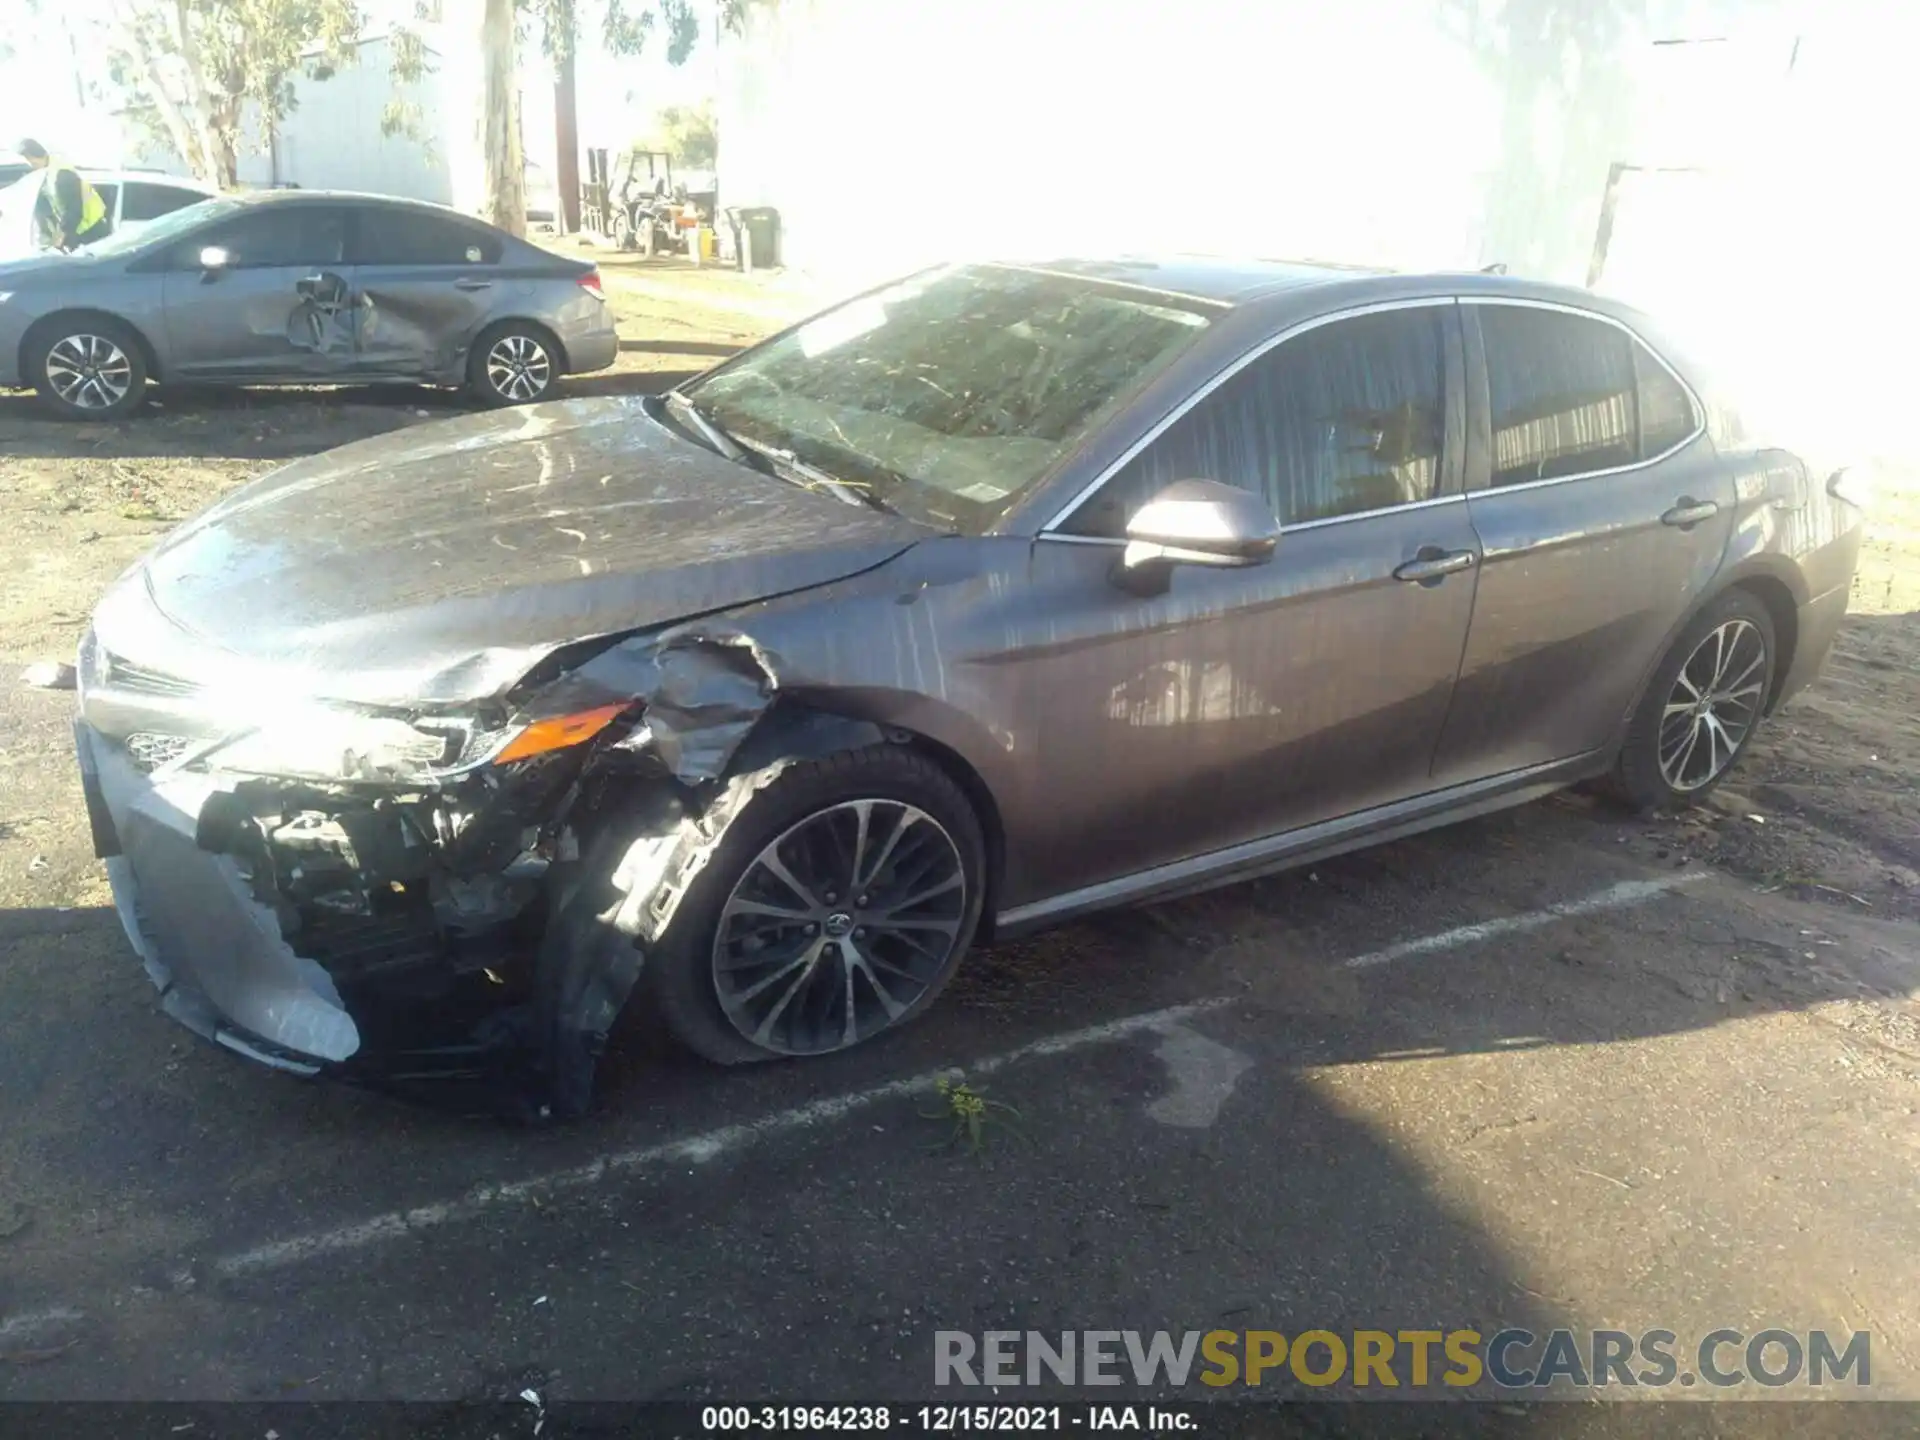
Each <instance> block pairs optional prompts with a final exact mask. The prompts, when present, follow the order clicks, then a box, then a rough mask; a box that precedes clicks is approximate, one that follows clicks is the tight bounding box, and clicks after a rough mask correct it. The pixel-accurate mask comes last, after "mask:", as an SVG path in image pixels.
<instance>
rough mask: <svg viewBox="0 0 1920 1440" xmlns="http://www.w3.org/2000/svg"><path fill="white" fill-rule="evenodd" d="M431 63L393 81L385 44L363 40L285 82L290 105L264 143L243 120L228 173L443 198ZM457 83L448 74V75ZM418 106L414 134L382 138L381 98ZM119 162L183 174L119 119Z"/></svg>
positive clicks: (254, 179) (441, 81) (133, 123)
mask: <svg viewBox="0 0 1920 1440" xmlns="http://www.w3.org/2000/svg"><path fill="white" fill-rule="evenodd" d="M428 61H429V64H430V65H431V67H432V68H431V69H430V70H429V71H428V73H426V74H425V75H423V76H422V77H421V78H420V79H419V80H418V81H416V82H414V83H413V84H411V85H400V84H398V83H396V81H395V80H394V78H393V72H392V56H391V50H390V46H389V43H388V41H387V40H386V39H384V38H377V39H373V40H368V41H366V42H365V43H363V44H361V45H360V46H359V47H358V48H357V49H356V51H355V56H354V58H353V59H352V60H351V61H350V62H349V63H347V64H345V65H343V66H341V67H340V68H339V69H338V70H336V71H335V72H334V73H333V74H332V75H330V76H329V77H327V78H326V79H324V80H315V79H312V78H309V77H307V76H305V75H302V76H300V77H299V78H297V79H296V80H295V81H294V97H295V101H296V103H295V105H294V108H293V110H292V111H291V112H290V113H289V114H288V115H287V117H286V119H285V120H284V121H282V122H281V127H280V134H279V136H278V137H277V139H276V141H275V143H274V144H273V145H271V146H269V145H267V144H266V142H265V141H264V139H263V137H262V136H261V134H260V127H259V121H258V117H257V116H252V115H249V116H248V117H247V119H246V121H245V124H244V126H243V130H244V138H243V141H242V144H241V149H240V157H239V164H238V167H237V168H238V178H239V181H240V183H241V184H242V185H243V186H259V187H266V186H271V185H298V186H299V187H300V188H302V189H303V190H360V191H366V192H370V193H373V194H379V195H398V196H402V197H404V198H406V199H411V200H430V201H433V202H435V203H437V204H442V205H444V204H447V203H449V202H450V201H451V199H452V196H453V187H452V181H451V178H450V173H449V165H450V163H451V157H450V147H449V145H448V143H447V135H446V128H447V127H446V123H445V115H444V107H443V104H442V95H443V93H444V87H445V86H446V85H447V84H448V83H449V76H448V75H447V74H446V73H445V72H446V67H445V66H444V65H443V64H442V62H441V60H440V58H439V57H438V56H437V55H429V56H428ZM455 79H456V81H457V77H455ZM396 99H398V100H401V101H403V102H409V103H411V104H412V105H413V106H414V107H415V108H416V109H417V111H418V114H417V116H416V117H415V121H414V128H415V130H416V131H417V132H418V134H416V135H411V136H408V135H392V136H388V135H383V134H381V133H380V125H381V120H382V117H383V116H384V115H385V113H386V108H387V105H388V102H389V101H393V100H396ZM127 123H128V135H127V139H126V143H125V145H124V147H123V149H122V156H123V158H122V161H121V163H122V164H125V165H135V166H145V167H152V168H155V169H161V170H166V171H168V172H169V173H172V174H186V173H187V170H186V166H185V165H184V164H183V163H182V162H181V160H180V158H179V157H178V156H176V155H174V154H173V153H172V147H171V146H169V145H167V144H166V143H164V142H162V141H159V140H156V139H155V138H154V137H153V136H152V135H150V134H149V133H147V130H146V129H145V127H144V126H143V125H142V124H141V122H139V121H138V120H137V119H134V118H130V119H129V120H128V122H127Z"/></svg>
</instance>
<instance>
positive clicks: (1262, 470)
mask: <svg viewBox="0 0 1920 1440" xmlns="http://www.w3.org/2000/svg"><path fill="white" fill-rule="evenodd" d="M1443 308H1444V307H1441V306H1431V305H1429V306H1419V307H1415V308H1411V309H1405V310H1389V311H1385V312H1382V313H1380V314H1375V315H1360V316H1355V317H1354V318H1352V319H1350V320H1339V321H1335V322H1334V323H1332V324H1330V325H1322V326H1320V327H1319V328H1317V329H1313V330H1309V331H1307V332H1306V333H1305V334H1304V335H1299V336H1296V337H1295V338H1293V339H1291V340H1288V341H1286V342H1285V343H1284V344H1282V345H1280V346H1279V347H1278V348H1276V349H1275V350H1273V351H1272V352H1271V353H1269V354H1267V355H1265V356H1262V357H1261V358H1260V359H1258V360H1256V361H1254V362H1253V363H1252V364H1250V365H1248V366H1247V367H1246V368H1245V369H1243V370H1241V371H1240V372H1239V373H1238V374H1236V375H1235V376H1234V377H1233V378H1232V379H1230V380H1228V381H1227V382H1226V383H1225V384H1223V385H1222V386H1220V388H1219V389H1217V390H1215V391H1214V392H1213V393H1212V394H1210V395H1208V396H1207V397H1206V398H1205V399H1204V400H1202V401H1201V402H1200V403H1199V404H1198V405H1196V406H1195V407H1194V408H1193V409H1192V410H1191V411H1189V412H1188V413H1187V414H1186V415H1184V416H1182V417H1181V418H1180V419H1179V420H1178V421H1176V422H1175V423H1174V424H1173V425H1172V426H1171V427H1170V428H1169V429H1168V430H1167V431H1166V433H1164V434H1163V435H1161V436H1160V437H1159V438H1158V439H1157V440H1155V441H1154V442H1153V444H1151V445H1149V446H1148V447H1147V448H1146V449H1145V450H1143V451H1142V452H1141V453H1140V454H1139V455H1138V456H1136V457H1135V458H1134V459H1133V460H1132V461H1130V462H1128V464H1127V466H1126V467H1125V468H1124V469H1123V470H1121V472H1120V473H1119V474H1118V475H1116V476H1114V478H1113V479H1112V480H1111V481H1109V482H1108V483H1107V485H1105V486H1104V487H1103V488H1102V489H1101V491H1100V493H1099V494H1098V495H1096V496H1095V497H1094V498H1093V499H1092V500H1090V501H1089V502H1088V503H1087V504H1085V505H1083V506H1081V507H1080V509H1079V510H1077V511H1075V512H1074V513H1073V514H1072V515H1071V516H1069V517H1068V518H1067V520H1066V522H1065V523H1064V524H1063V525H1062V526H1061V529H1062V530H1063V531H1065V532H1066V533H1067V534H1070V535H1097V536H1103V537H1108V538H1112V537H1117V536H1120V535H1123V534H1124V533H1125V531H1126V524H1127V520H1128V518H1129V517H1130V516H1131V515H1132V514H1133V512H1134V511H1135V510H1137V509H1139V508H1140V506H1141V505H1143V504H1145V503H1146V501H1148V500H1149V499H1151V498H1152V497H1153V495H1154V494H1155V493H1157V492H1158V491H1160V490H1162V489H1164V488H1165V487H1166V486H1168V485H1171V484H1172V483H1173V482H1174V481H1176V480H1216V481H1219V482H1221V483H1223V484H1227V485H1237V486H1239V487H1240V488H1241V489H1243V490H1251V491H1252V492H1253V493H1254V494H1256V495H1259V496H1261V497H1262V498H1263V499H1265V500H1266V501H1267V503H1268V504H1269V505H1271V506H1272V507H1273V512H1274V514H1275V515H1276V516H1277V517H1278V518H1279V520H1280V523H1281V524H1282V525H1298V524H1302V523H1304V522H1306V521H1309V520H1329V519H1333V518H1335V517H1338V516H1342V515H1355V514H1361V513H1364V512H1366V511H1371V510H1385V509H1390V508H1392V507H1393V506H1396V505H1408V504H1413V503H1415V502H1417V501H1421V500H1430V499H1432V498H1433V497H1434V495H1435V494H1436V493H1437V492H1438V489H1439V484H1440V455H1441V449H1442V446H1443V444H1444V439H1445V434H1446V419H1445V416H1446V410H1445V396H1446V379H1445V361H1444V359H1443V353H1444V352H1443V350H1442V343H1443V342H1442V338H1441V323H1442V310H1443Z"/></svg>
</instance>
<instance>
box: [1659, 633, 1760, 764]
mask: <svg viewBox="0 0 1920 1440" xmlns="http://www.w3.org/2000/svg"><path fill="white" fill-rule="evenodd" d="M1766 671H1767V642H1766V640H1765V638H1764V637H1763V636H1762V635H1761V634H1760V628H1759V627H1758V626H1757V625H1755V624H1754V623H1753V622H1752V621H1751V620H1740V619H1734V620H1728V621H1725V622H1724V623H1722V624H1720V625H1717V626H1715V627H1714V628H1713V629H1712V630H1711V631H1709V632H1708V633H1707V635H1706V637H1705V638H1704V639H1702V640H1701V642H1700V643H1699V644H1698V645H1696V646H1695V647H1694V650H1693V653H1692V654H1691V655H1689V656H1688V657H1687V662H1686V664H1684V665H1682V666H1681V667H1680V673H1679V674H1678V675H1676V676H1675V677H1674V681H1673V689H1672V691H1671V692H1669V694H1668V695H1667V703H1666V708H1665V709H1663V710H1662V711H1661V712H1660V775H1661V778H1663V779H1664V780H1665V781H1666V782H1667V784H1668V785H1670V786H1672V787H1673V789H1675V790H1676V791H1679V792H1680V793H1682V794H1686V793H1688V792H1691V791H1694V790H1698V789H1700V788H1701V787H1702V786H1705V785H1708V784H1710V783H1711V782H1712V781H1714V780H1716V779H1718V778H1719V777H1720V776H1721V775H1722V774H1724V773H1725V772H1726V769H1727V767H1728V766H1729V765H1731V764H1732V763H1733V760H1734V757H1735V756H1736V755H1738V754H1739V753H1740V749H1741V747H1742V746H1743V745H1745V744H1746V741H1747V737H1748V736H1749V735H1751V734H1752V733H1753V726H1754V722H1755V721H1757V720H1758V719H1759V718H1760V707H1761V704H1762V701H1763V699H1764V697H1765V693H1766V682H1767V674H1766Z"/></svg>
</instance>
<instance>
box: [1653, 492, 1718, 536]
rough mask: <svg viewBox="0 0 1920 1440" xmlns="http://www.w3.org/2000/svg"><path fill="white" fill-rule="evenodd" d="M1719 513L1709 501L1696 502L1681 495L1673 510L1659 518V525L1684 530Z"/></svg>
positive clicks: (1715, 505)
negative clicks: (1674, 526) (1677, 527)
mask: <svg viewBox="0 0 1920 1440" xmlns="http://www.w3.org/2000/svg"><path fill="white" fill-rule="evenodd" d="M1641 513H1643V514H1644V513H1645V512H1644V511H1643V512H1641ZM1719 513H1720V507H1719V506H1718V505H1717V504H1715V503H1714V502H1713V501H1711V500H1696V499H1694V498H1693V497H1692V496H1691V495H1682V496H1681V497H1680V498H1679V499H1678V500H1676V501H1674V502H1673V508H1672V509H1671V510H1669V511H1667V513H1666V514H1664V515H1662V516H1661V517H1660V523H1661V524H1662V525H1677V526H1679V527H1680V528H1681V529H1682V530H1685V529H1687V528H1688V527H1689V526H1693V525H1698V524H1699V523H1700V522H1701V521H1702V520H1711V519H1712V518H1713V517H1714V516H1716V515H1718V514H1719Z"/></svg>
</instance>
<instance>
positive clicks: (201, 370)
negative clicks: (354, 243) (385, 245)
mask: <svg viewBox="0 0 1920 1440" xmlns="http://www.w3.org/2000/svg"><path fill="white" fill-rule="evenodd" d="M208 249H212V250H217V251H221V252H224V260H223V262H222V263H219V264H213V265H209V264H206V263H204V259H203V252H204V251H206V250H208ZM165 294H166V317H167V318H166V324H167V342H168V351H169V353H170V355H171V357H172V359H171V365H170V367H169V375H168V378H178V379H183V380H226V381H239V380H296V379H309V380H331V379H340V378H344V377H345V376H346V375H347V374H348V373H349V372H350V369H351V366H352V363H353V351H354V330H355V324H354V303H353V272H352V269H351V267H349V266H348V264H347V262H346V220H345V212H344V211H343V210H341V209H340V208H338V207H335V206H329V205H314V204H309V203H306V202H303V201H302V202H289V203H284V204H278V203H273V202H267V203H263V204H261V205H260V206H258V207H257V208H253V209H250V210H249V211H248V212H246V213H244V214H241V215H239V216H236V217H235V218H234V219H232V220H229V221H227V222H226V223H224V224H221V225H218V226H215V227H213V228H211V229H209V230H204V231H202V232H200V233H199V234H197V235H195V236H194V237H193V238H192V239H191V240H189V241H186V242H184V243H182V244H181V245H180V246H179V247H178V248H177V249H176V250H175V252H174V253H173V254H172V255H170V256H169V257H168V262H167V272H166V284H165Z"/></svg>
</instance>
